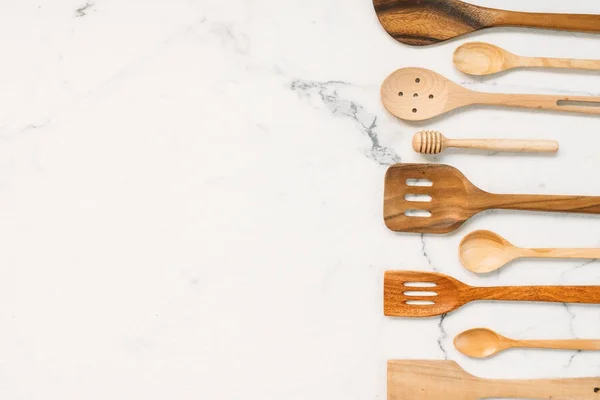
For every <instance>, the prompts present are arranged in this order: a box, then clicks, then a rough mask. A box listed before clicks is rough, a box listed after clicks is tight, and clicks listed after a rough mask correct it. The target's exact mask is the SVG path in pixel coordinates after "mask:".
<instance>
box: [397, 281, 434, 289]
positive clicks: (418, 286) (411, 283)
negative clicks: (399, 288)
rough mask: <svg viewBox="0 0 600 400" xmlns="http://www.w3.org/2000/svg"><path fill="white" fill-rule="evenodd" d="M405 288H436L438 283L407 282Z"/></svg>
mask: <svg viewBox="0 0 600 400" xmlns="http://www.w3.org/2000/svg"><path fill="white" fill-rule="evenodd" d="M404 286H406V287H417V288H424V287H436V286H437V283H435V282H405V283H404Z"/></svg>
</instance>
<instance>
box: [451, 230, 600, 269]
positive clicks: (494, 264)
mask: <svg viewBox="0 0 600 400" xmlns="http://www.w3.org/2000/svg"><path fill="white" fill-rule="evenodd" d="M458 257H459V258H460V262H461V263H462V265H463V266H464V267H465V268H466V269H468V270H469V271H471V272H475V273H477V274H487V273H489V272H493V271H496V270H498V269H500V268H502V267H503V266H505V265H506V264H508V263H509V262H511V261H513V260H516V259H517V258H524V257H529V258H600V249H555V248H549V249H524V248H521V247H517V246H514V245H513V244H512V243H510V242H509V241H507V240H506V239H504V238H503V237H502V236H500V235H498V234H497V233H494V232H491V231H486V230H480V231H475V232H471V233H470V234H468V235H467V236H465V237H464V238H463V240H462V241H461V242H460V245H459V246H458Z"/></svg>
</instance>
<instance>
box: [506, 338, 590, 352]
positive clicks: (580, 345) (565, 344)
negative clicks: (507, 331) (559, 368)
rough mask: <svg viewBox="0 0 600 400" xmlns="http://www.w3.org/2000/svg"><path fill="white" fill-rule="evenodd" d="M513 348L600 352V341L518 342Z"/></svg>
mask: <svg viewBox="0 0 600 400" xmlns="http://www.w3.org/2000/svg"><path fill="white" fill-rule="evenodd" d="M513 346H514V347H520V348H528V349H555V350H600V340H591V339H569V340H518V341H515V342H514V343H513Z"/></svg>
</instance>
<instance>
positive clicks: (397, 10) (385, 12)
mask: <svg viewBox="0 0 600 400" xmlns="http://www.w3.org/2000/svg"><path fill="white" fill-rule="evenodd" d="M373 5H374V6H375V12H376V13H377V18H379V22H380V23H381V25H382V26H383V28H384V29H385V31H386V32H387V33H388V34H389V35H390V36H392V37H393V38H394V39H396V40H397V41H399V42H402V43H406V44H410V45H414V46H424V45H428V44H434V43H439V42H443V41H445V40H448V39H452V38H455V37H457V36H461V35H464V34H467V33H471V32H475V31H477V30H480V29H484V28H491V27H494V26H518V27H528V28H544V29H558V30H566V31H579V32H600V16H598V15H591V14H547V13H526V12H515V11H506V10H498V9H493V8H487V7H480V6H476V5H473V4H469V3H465V2H463V1H458V0H373Z"/></svg>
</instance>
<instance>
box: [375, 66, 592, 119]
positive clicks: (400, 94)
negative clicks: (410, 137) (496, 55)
mask: <svg viewBox="0 0 600 400" xmlns="http://www.w3.org/2000/svg"><path fill="white" fill-rule="evenodd" d="M381 101H382V103H383V105H384V106H385V108H386V109H387V110H388V111H389V112H390V113H392V114H394V115H395V116H396V117H398V118H400V119H404V120H407V121H423V120H426V119H429V118H433V117H437V116H438V115H441V114H444V113H447V112H448V111H452V110H454V109H456V108H460V107H465V106H470V105H474V104H483V105H498V106H506V107H521V108H534V109H543V110H555V111H568V112H578V113H585V114H600V97H594V96H555V95H542V94H509V93H486V92H476V91H473V90H469V89H467V88H464V87H462V86H460V85H457V84H456V83H454V82H452V81H450V80H448V79H446V78H445V77H443V76H442V75H440V74H437V73H435V72H433V71H430V70H428V69H425V68H402V69H399V70H397V71H395V72H394V73H392V74H391V75H390V76H388V77H387V78H386V79H385V81H384V82H383V84H382V85H381Z"/></svg>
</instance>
